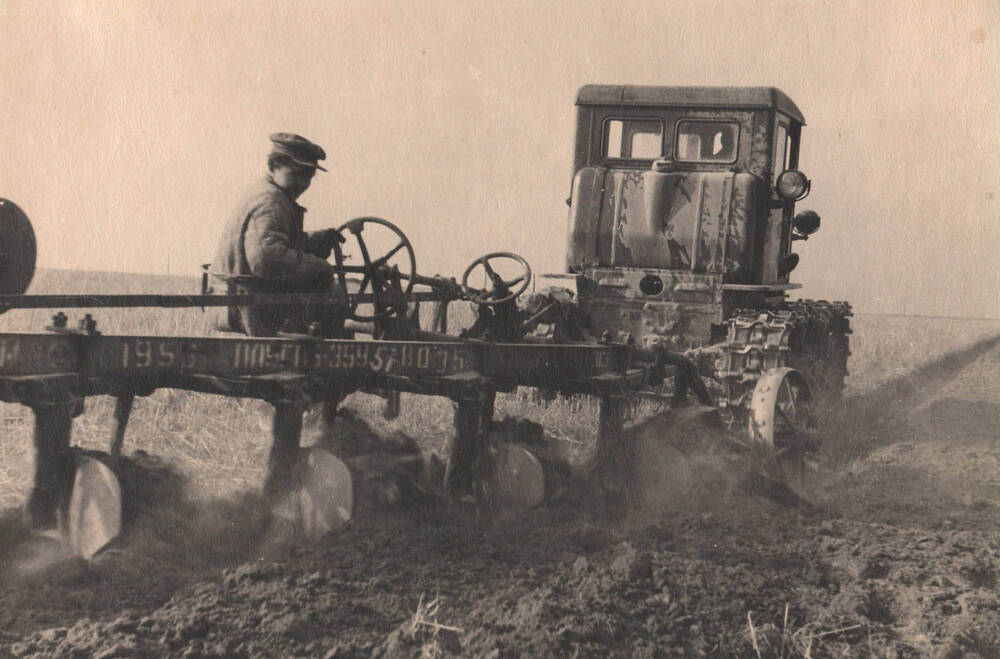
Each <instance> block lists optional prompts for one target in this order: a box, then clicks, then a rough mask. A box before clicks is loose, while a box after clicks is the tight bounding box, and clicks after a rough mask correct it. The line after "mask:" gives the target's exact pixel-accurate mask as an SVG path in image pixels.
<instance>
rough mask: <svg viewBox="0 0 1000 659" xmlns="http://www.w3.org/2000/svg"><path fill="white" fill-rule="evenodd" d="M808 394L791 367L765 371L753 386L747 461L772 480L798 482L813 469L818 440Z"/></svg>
mask: <svg viewBox="0 0 1000 659" xmlns="http://www.w3.org/2000/svg"><path fill="white" fill-rule="evenodd" d="M810 398H811V395H810V393H809V387H808V386H807V385H806V382H805V379H804V378H803V377H802V375H801V374H800V373H799V372H798V371H796V370H795V369H791V368H775V369H771V370H769V371H767V372H766V373H764V375H762V376H761V378H760V380H758V381H757V385H756V386H755V387H754V391H753V396H752V398H751V402H750V414H749V415H748V427H749V428H748V429H749V432H750V452H751V464H752V468H753V469H754V471H756V472H757V473H758V474H759V475H760V476H763V477H764V478H765V479H767V480H769V481H772V482H773V483H775V484H778V485H782V486H790V485H793V484H794V485H801V484H803V483H804V482H805V481H807V480H808V477H809V475H810V472H811V471H815V461H814V459H813V456H814V455H815V453H816V452H817V450H818V443H817V442H816V440H815V438H814V432H813V431H812V417H811V415H810V413H809V401H810Z"/></svg>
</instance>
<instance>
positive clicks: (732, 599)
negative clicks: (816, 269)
mask: <svg viewBox="0 0 1000 659" xmlns="http://www.w3.org/2000/svg"><path fill="white" fill-rule="evenodd" d="M997 428H1000V337H993V338H991V339H987V340H984V341H980V342H979V343H977V344H976V345H974V346H973V347H971V348H968V349H966V350H963V351H961V352H959V353H954V354H951V355H949V356H947V357H946V358H943V359H940V360H936V361H935V362H933V363H931V364H928V365H926V366H923V367H921V368H920V369H918V370H917V371H915V372H913V373H910V374H909V375H907V376H906V377H904V378H900V379H897V380H894V381H890V382H888V383H886V384H884V385H881V386H879V387H878V388H877V389H875V390H874V391H870V392H866V393H865V394H864V395H863V396H855V397H849V398H845V399H844V400H842V401H841V402H840V403H839V404H838V406H837V407H836V408H835V409H833V410H832V414H830V415H828V417H827V418H826V420H825V421H824V423H823V426H822V430H823V432H824V434H825V437H826V441H825V443H824V451H823V457H824V461H825V463H826V464H827V466H828V467H829V470H828V472H827V475H826V476H825V477H824V478H823V479H821V480H820V481H819V482H818V484H817V486H816V492H815V495H816V498H817V500H818V501H819V502H820V505H819V506H818V507H817V508H816V509H801V508H799V509H796V508H790V507H787V506H782V505H780V504H778V503H774V502H771V501H768V500H764V499H761V498H756V497H748V496H746V494H745V493H744V492H743V491H742V490H741V488H740V483H739V480H738V478H734V477H733V472H732V465H731V464H730V462H729V461H726V460H723V459H721V458H719V456H718V455H716V454H691V455H688V462H689V464H688V468H689V470H690V486H689V487H688V488H687V489H686V490H685V491H684V492H683V493H680V494H678V493H674V494H675V496H674V497H673V504H672V505H670V506H666V507H665V508H664V510H666V512H660V513H657V514H650V513H649V512H648V511H647V512H646V513H642V512H641V511H634V510H632V511H628V514H622V513H621V511H620V510H609V509H608V508H606V507H603V506H601V505H599V504H597V503H596V499H591V498H589V494H590V493H589V492H587V491H586V490H585V489H580V490H572V489H570V490H569V491H568V492H567V493H566V494H565V495H564V496H563V497H562V498H561V499H560V500H559V501H557V502H555V503H554V504H553V505H552V506H550V507H546V508H542V509H538V510H533V511H530V512H528V513H525V514H522V515H520V516H518V517H516V518H502V517H490V516H485V515H482V514H478V513H475V512H473V511H465V510H453V509H449V508H444V507H437V506H434V505H425V506H420V507H416V508H409V509H407V508H403V507H402V506H400V505H393V506H388V507H387V508H384V509H383V510H382V511H381V512H380V513H378V514H372V515H369V516H366V517H364V518H363V519H358V520H357V521H356V522H355V523H352V524H351V525H350V526H349V527H348V528H347V529H346V530H345V531H344V532H342V533H340V534H339V535H336V536H333V537H329V538H328V539H327V540H326V541H324V542H323V543H321V544H320V545H318V546H316V547H311V548H303V547H298V546H296V545H295V543H294V542H291V541H289V539H288V538H285V537H283V536H282V534H281V531H280V529H275V528H273V527H272V529H271V530H270V532H267V531H266V530H265V527H266V525H267V520H266V519H265V518H264V517H263V515H262V514H261V513H259V512H258V511H259V510H260V506H259V502H257V501H256V500H255V499H254V498H253V497H246V498H245V499H243V500H240V501H216V502H211V503H202V504H198V505H195V504H189V503H185V502H184V501H183V499H182V498H180V496H179V493H176V492H175V495H176V498H174V499H171V496H168V494H169V492H173V490H170V489H169V488H170V487H172V486H171V485H170V483H172V482H173V481H171V480H170V479H161V480H160V481H159V482H160V483H162V484H163V486H164V488H166V489H165V490H164V491H162V492H160V493H159V494H158V495H157V496H156V497H152V499H153V500H154V501H156V502H159V503H160V504H162V505H154V503H152V502H151V503H150V504H149V506H150V507H149V510H147V511H146V513H147V514H146V515H144V516H143V517H140V518H139V521H138V522H137V524H138V527H137V530H135V531H133V532H132V534H131V536H130V540H129V542H128V543H127V544H126V546H125V547H123V548H121V549H117V550H114V551H111V552H108V553H107V555H105V556H103V557H102V558H101V559H100V560H97V561H95V562H94V563H93V564H90V565H88V564H86V563H83V562H80V561H73V560H53V561H51V562H50V563H48V564H47V565H46V566H44V567H40V566H38V565H36V566H34V567H35V569H34V570H24V571H22V572H21V573H16V572H15V571H14V570H13V569H11V568H12V566H14V565H20V566H22V567H24V566H25V564H24V563H23V562H21V561H18V560H17V559H18V558H19V557H21V558H27V557H28V556H31V557H33V558H38V552H37V551H36V552H34V553H32V552H29V551H28V549H27V548H26V547H25V545H24V544H23V543H19V542H18V540H19V539H23V538H24V537H25V534H24V532H23V529H21V528H20V527H19V523H18V522H17V521H16V520H17V515H16V511H8V512H7V513H5V514H4V515H3V516H2V517H0V526H2V528H0V537H2V538H4V539H3V540H2V546H0V556H2V558H3V563H4V565H5V566H6V567H7V569H6V570H5V573H4V575H3V577H2V579H3V583H2V584H0V585H2V586H3V590H2V593H0V629H2V630H3V633H2V634H0V653H7V654H12V655H15V656H30V655H33V654H49V655H70V656H72V655H76V656H157V655H160V656H167V655H170V656H173V655H185V656H333V657H350V656H419V655H420V653H421V652H427V653H433V652H439V653H441V654H442V655H449V654H450V655H459V656H572V655H574V654H577V655H579V656H594V657H597V656H699V655H701V656H757V655H758V652H759V653H760V655H761V656H804V655H809V656H813V657H819V656H844V655H857V654H865V653H874V654H876V655H878V656H882V655H885V656H913V655H921V656H940V657H952V656H955V657H959V656H976V655H978V656H997V655H1000V632H998V631H997V630H1000V594H998V592H997V589H996V585H997V583H998V579H1000V533H998V531H1000V436H998V432H1000V431H998V430H997ZM372 496H377V495H372Z"/></svg>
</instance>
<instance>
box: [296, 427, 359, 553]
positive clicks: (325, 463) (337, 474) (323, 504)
mask: <svg viewBox="0 0 1000 659" xmlns="http://www.w3.org/2000/svg"><path fill="white" fill-rule="evenodd" d="M304 454H305V455H304V460H303V465H302V472H301V473H302V481H301V484H300V486H299V489H298V491H297V492H296V493H295V494H294V495H293V505H294V507H295V510H294V512H293V514H294V515H295V518H296V520H297V521H298V523H299V526H300V529H301V532H302V537H303V539H304V540H305V541H306V542H315V541H316V540H319V539H320V538H321V537H323V536H324V535H325V534H327V533H329V532H330V531H336V530H337V529H340V528H342V527H343V526H344V525H345V524H347V523H348V522H349V521H351V517H352V516H353V515H354V480H353V479H352V478H351V472H350V470H349V469H348V468H347V465H345V464H344V463H343V462H342V461H341V460H340V459H339V458H337V457H336V456H334V455H333V454H332V453H329V452H327V451H324V450H323V449H320V448H316V447H312V448H309V449H306V450H305V451H304Z"/></svg>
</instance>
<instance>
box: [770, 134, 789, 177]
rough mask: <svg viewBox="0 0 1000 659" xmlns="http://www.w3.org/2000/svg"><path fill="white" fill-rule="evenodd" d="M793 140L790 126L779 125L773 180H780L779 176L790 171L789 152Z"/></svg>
mask: <svg viewBox="0 0 1000 659" xmlns="http://www.w3.org/2000/svg"><path fill="white" fill-rule="evenodd" d="M790 142H791V138H790V137H789V136H788V126H787V125H785V124H781V123H779V124H778V125H777V127H776V128H775V130H774V166H773V167H772V169H771V178H772V179H773V180H775V181H777V180H778V174H780V173H781V172H783V171H785V170H786V169H788V152H789V150H790V149H789V147H790Z"/></svg>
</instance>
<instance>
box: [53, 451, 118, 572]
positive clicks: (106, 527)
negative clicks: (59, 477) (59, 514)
mask: <svg viewBox="0 0 1000 659" xmlns="http://www.w3.org/2000/svg"><path fill="white" fill-rule="evenodd" d="M121 530H122V490H121V485H119V483H118V478H117V477H116V476H115V474H114V472H112V471H111V469H109V468H108V467H107V465H105V464H104V463H103V462H101V461H100V460H95V459H93V458H88V457H86V456H78V457H77V461H76V475H75V477H74V479H73V493H72V494H71V495H70V500H69V509H68V510H67V513H66V523H65V539H66V544H67V545H68V546H69V550H70V551H71V552H72V553H73V554H74V555H75V556H79V557H81V558H85V559H87V560H90V559H91V558H92V557H93V556H94V554H96V553H97V552H98V551H100V550H101V549H103V548H104V547H105V546H107V544H108V543H109V542H111V541H112V540H114V539H115V538H116V537H117V536H118V534H119V533H121Z"/></svg>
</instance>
